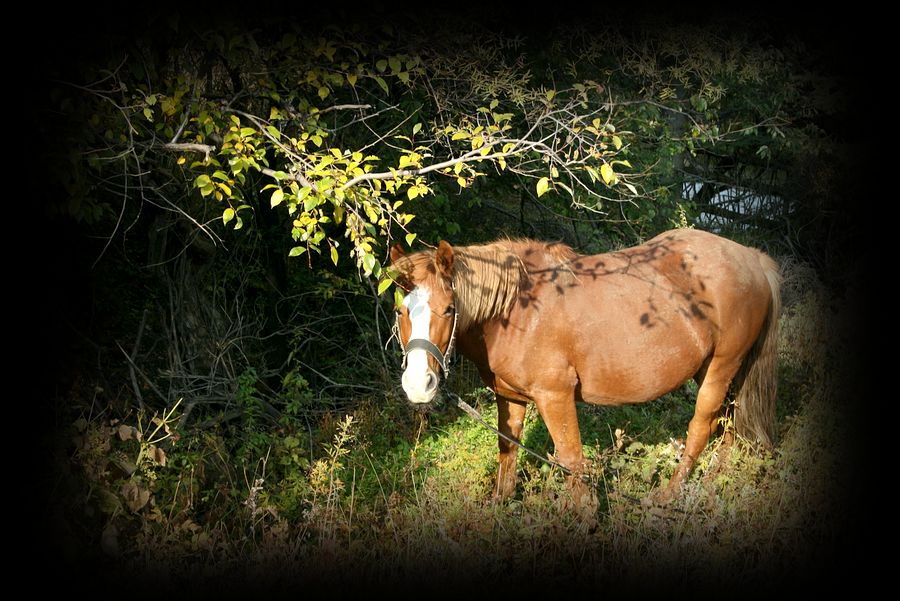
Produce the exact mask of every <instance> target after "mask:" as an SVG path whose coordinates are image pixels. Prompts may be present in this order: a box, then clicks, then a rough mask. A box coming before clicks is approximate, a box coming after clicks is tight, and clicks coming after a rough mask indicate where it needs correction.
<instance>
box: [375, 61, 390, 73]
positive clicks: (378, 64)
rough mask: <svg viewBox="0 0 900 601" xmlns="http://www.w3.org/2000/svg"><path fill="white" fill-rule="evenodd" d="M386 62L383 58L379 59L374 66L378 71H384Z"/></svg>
mask: <svg viewBox="0 0 900 601" xmlns="http://www.w3.org/2000/svg"><path fill="white" fill-rule="evenodd" d="M387 66H388V62H387V60H385V59H381V60H380V61H378V62H376V63H375V68H376V69H378V72H379V73H384V70H385V69H387Z"/></svg>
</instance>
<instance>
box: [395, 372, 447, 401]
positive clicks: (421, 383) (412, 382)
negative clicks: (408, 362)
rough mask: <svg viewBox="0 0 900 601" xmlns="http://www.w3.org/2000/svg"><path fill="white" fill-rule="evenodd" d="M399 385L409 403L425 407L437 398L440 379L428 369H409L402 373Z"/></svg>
mask: <svg viewBox="0 0 900 601" xmlns="http://www.w3.org/2000/svg"><path fill="white" fill-rule="evenodd" d="M400 383H401V384H402V385H403V392H405V393H406V398H407V399H409V402H410V403H412V404H413V405H427V404H429V403H431V402H432V401H434V400H435V399H436V398H437V395H438V389H439V387H440V383H441V377H440V376H439V375H438V374H436V373H434V372H433V371H432V370H431V368H430V367H429V368H426V369H424V370H422V369H412V368H411V367H410V368H407V369H406V370H405V371H404V372H403V377H402V378H401V379H400Z"/></svg>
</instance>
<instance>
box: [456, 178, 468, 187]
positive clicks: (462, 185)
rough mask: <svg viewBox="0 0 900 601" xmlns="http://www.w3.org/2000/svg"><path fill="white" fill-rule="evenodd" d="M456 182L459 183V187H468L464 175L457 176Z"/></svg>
mask: <svg viewBox="0 0 900 601" xmlns="http://www.w3.org/2000/svg"><path fill="white" fill-rule="evenodd" d="M456 183H457V184H459V187H460V188H465V187H466V178H464V177H457V178H456Z"/></svg>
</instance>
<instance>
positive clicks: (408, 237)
mask: <svg viewBox="0 0 900 601" xmlns="http://www.w3.org/2000/svg"><path fill="white" fill-rule="evenodd" d="M415 239H416V234H406V244H407V246H412V243H413V240H415Z"/></svg>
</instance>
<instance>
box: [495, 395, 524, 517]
mask: <svg viewBox="0 0 900 601" xmlns="http://www.w3.org/2000/svg"><path fill="white" fill-rule="evenodd" d="M526 408H527V405H526V404H525V403H524V402H522V401H514V400H512V399H507V398H504V397H501V396H497V429H498V430H500V432H502V433H503V434H504V435H506V436H509V437H510V438H512V439H513V440H516V441H520V440H521V437H522V428H523V426H524V425H525V409H526ZM497 444H498V446H499V447H500V455H499V461H498V463H499V465H498V467H497V486H496V487H495V488H494V498H495V499H496V500H498V501H505V500H506V499H508V498H510V497H511V496H512V495H513V493H515V491H516V458H517V457H518V454H519V447H517V446H516V445H514V444H512V443H511V442H509V441H507V440H504V439H503V438H502V437H500V436H498V437H497Z"/></svg>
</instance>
